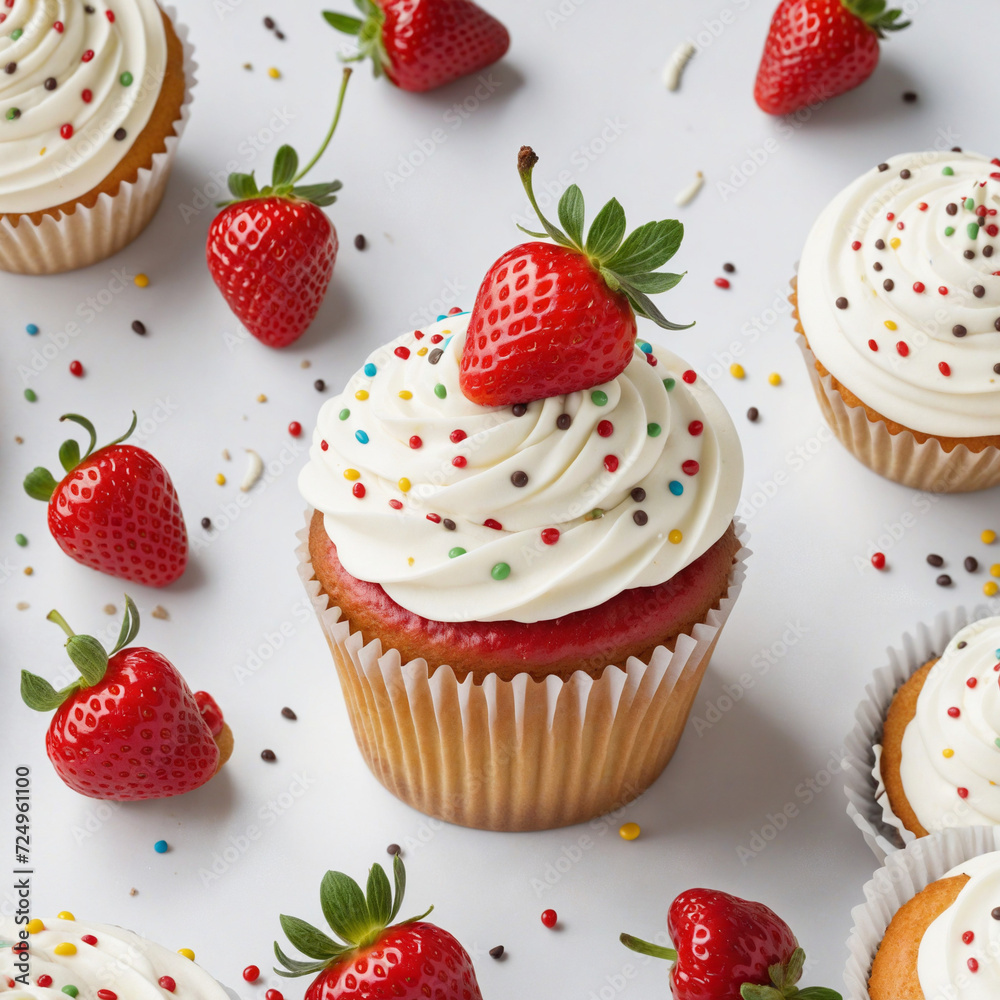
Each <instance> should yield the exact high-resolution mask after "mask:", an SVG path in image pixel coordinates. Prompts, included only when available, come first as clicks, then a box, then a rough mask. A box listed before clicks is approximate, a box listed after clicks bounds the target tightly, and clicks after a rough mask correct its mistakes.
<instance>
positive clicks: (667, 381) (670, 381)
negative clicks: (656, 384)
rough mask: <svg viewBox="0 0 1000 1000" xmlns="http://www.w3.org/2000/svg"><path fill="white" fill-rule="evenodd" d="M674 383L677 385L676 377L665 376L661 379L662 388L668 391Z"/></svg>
mask: <svg viewBox="0 0 1000 1000" xmlns="http://www.w3.org/2000/svg"><path fill="white" fill-rule="evenodd" d="M675 385H677V380H676V379H673V378H665V379H664V380H663V388H664V389H666V390H667V392H670V390H671V389H673V387H674V386H675Z"/></svg>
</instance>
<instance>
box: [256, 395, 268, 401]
mask: <svg viewBox="0 0 1000 1000" xmlns="http://www.w3.org/2000/svg"><path fill="white" fill-rule="evenodd" d="M257 402H258V403H266V402H267V396H265V395H264V393H261V394H260V395H259V396H258V397H257Z"/></svg>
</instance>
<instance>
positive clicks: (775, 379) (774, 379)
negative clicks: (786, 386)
mask: <svg viewBox="0 0 1000 1000" xmlns="http://www.w3.org/2000/svg"><path fill="white" fill-rule="evenodd" d="M767 380H768V382H770V383H771V385H781V376H780V375H779V374H778V373H777V372H771V374H770V375H768V376H767Z"/></svg>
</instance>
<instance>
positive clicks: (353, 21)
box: [323, 10, 363, 35]
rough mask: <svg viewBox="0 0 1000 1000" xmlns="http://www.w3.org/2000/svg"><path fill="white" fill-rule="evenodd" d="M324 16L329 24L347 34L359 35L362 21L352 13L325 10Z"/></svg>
mask: <svg viewBox="0 0 1000 1000" xmlns="http://www.w3.org/2000/svg"><path fill="white" fill-rule="evenodd" d="M323 18H324V20H325V21H326V23H327V24H329V25H330V26H331V27H334V28H336V29H337V31H342V32H344V34H345V35H357V34H359V33H360V31H361V25H362V23H363V22H362V21H361V19H360V18H357V17H351V15H350V14H338V13H337V12H336V11H334V10H324V11H323Z"/></svg>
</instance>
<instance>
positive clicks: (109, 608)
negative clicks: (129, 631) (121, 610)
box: [104, 604, 118, 615]
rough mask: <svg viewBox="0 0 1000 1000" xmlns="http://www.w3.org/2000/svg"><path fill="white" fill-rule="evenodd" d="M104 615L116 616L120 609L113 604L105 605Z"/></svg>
mask: <svg viewBox="0 0 1000 1000" xmlns="http://www.w3.org/2000/svg"><path fill="white" fill-rule="evenodd" d="M104 613H105V614H106V615H114V614H117V613H118V609H117V608H116V607H115V606H114V605H113V604H105V605H104Z"/></svg>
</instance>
